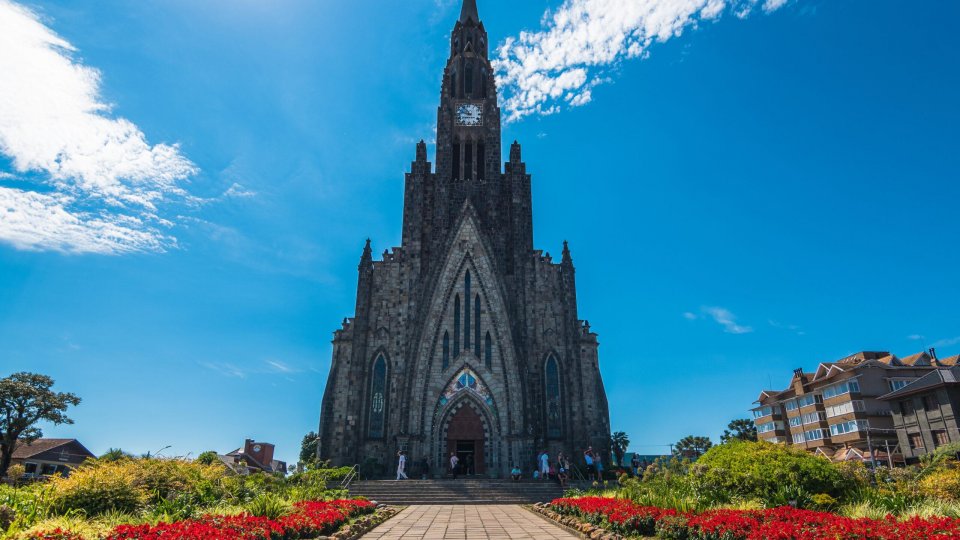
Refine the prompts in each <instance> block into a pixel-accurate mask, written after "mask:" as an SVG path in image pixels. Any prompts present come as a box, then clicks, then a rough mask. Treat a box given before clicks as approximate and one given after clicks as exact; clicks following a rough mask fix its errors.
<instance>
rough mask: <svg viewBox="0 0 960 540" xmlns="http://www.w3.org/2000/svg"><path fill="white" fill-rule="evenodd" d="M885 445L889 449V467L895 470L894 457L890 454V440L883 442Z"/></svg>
mask: <svg viewBox="0 0 960 540" xmlns="http://www.w3.org/2000/svg"><path fill="white" fill-rule="evenodd" d="M883 444H884V445H886V447H887V466H889V467H890V468H891V469H892V468H893V455H892V454H891V453H890V439H886V440H885V441H883Z"/></svg>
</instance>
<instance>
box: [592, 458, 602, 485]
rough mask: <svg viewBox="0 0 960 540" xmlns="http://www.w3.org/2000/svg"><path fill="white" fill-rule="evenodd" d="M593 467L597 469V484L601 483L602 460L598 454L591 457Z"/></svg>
mask: <svg viewBox="0 0 960 540" xmlns="http://www.w3.org/2000/svg"><path fill="white" fill-rule="evenodd" d="M593 465H594V467H596V469H597V482H601V483H602V482H603V460H602V459H600V454H594V455H593Z"/></svg>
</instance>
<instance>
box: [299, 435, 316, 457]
mask: <svg viewBox="0 0 960 540" xmlns="http://www.w3.org/2000/svg"><path fill="white" fill-rule="evenodd" d="M319 443H320V436H319V435H317V434H316V432H314V431H311V432H310V433H307V434H306V435H304V436H303V441H301V442H300V463H301V465H309V464H311V463H316V462H317V459H318V457H317V446H318V445H319Z"/></svg>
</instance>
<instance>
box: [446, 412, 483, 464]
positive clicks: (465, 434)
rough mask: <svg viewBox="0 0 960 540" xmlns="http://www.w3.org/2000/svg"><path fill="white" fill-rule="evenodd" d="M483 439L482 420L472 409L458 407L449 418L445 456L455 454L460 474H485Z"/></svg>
mask: <svg viewBox="0 0 960 540" xmlns="http://www.w3.org/2000/svg"><path fill="white" fill-rule="evenodd" d="M484 439H485V435H484V429H483V419H481V418H480V415H479V414H477V412H476V411H474V410H473V407H460V409H459V410H458V411H457V412H456V413H454V414H453V416H452V417H450V424H449V426H448V427H447V456H449V455H450V454H451V453H455V454H457V457H458V458H460V473H461V474H484V473H485V472H486V463H485V460H484V456H483V454H484V442H485V440H484Z"/></svg>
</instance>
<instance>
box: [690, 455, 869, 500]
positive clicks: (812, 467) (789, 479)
mask: <svg viewBox="0 0 960 540" xmlns="http://www.w3.org/2000/svg"><path fill="white" fill-rule="evenodd" d="M691 477H692V482H693V486H694V489H695V490H696V491H697V493H698V495H699V496H701V497H706V498H708V499H711V500H717V501H721V500H728V501H729V500H734V499H746V500H749V499H759V500H762V501H764V502H767V503H768V504H774V503H775V502H776V501H777V500H779V499H780V498H782V496H783V493H784V489H785V487H789V488H790V489H791V490H795V491H797V492H798V493H807V494H820V493H825V494H827V495H830V496H831V497H834V498H841V497H843V495H844V494H845V493H847V492H849V491H850V490H851V489H852V488H854V485H853V482H851V480H850V479H849V478H848V477H846V476H844V475H843V474H842V473H841V472H840V470H839V469H838V468H837V467H836V466H834V465H833V464H832V463H830V462H829V461H828V460H826V459H824V458H821V457H817V456H814V455H811V454H808V453H807V452H805V451H803V450H800V449H794V448H790V447H788V446H786V445H778V444H772V443H768V442H762V441H760V442H750V441H734V442H729V443H726V444H722V445H719V446H715V447H713V448H711V449H710V450H709V451H708V452H707V453H706V454H704V455H703V457H701V458H700V459H699V460H697V462H696V463H695V464H694V465H693V467H692V469H691Z"/></svg>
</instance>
